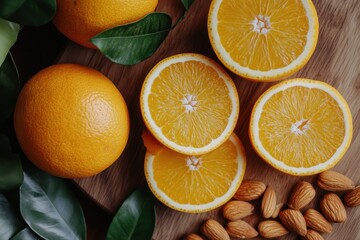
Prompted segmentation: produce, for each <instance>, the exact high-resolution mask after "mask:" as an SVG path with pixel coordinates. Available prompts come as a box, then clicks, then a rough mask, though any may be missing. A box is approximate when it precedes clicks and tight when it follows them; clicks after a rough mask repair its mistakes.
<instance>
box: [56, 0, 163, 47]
mask: <svg viewBox="0 0 360 240" xmlns="http://www.w3.org/2000/svg"><path fill="white" fill-rule="evenodd" d="M56 4H57V6H56V14H55V17H54V19H53V23H54V25H55V26H56V28H57V29H58V30H59V31H60V32H61V33H62V34H64V35H65V36H66V37H68V38H69V39H71V40H72V41H74V42H76V43H78V44H80V45H82V46H84V47H88V48H95V46H94V45H93V44H91V43H90V42H89V39H90V38H92V37H94V36H95V35H97V34H98V33H100V32H102V31H104V30H107V29H109V28H113V27H116V26H119V25H123V24H127V23H130V22H134V21H136V20H138V19H140V18H142V17H144V16H145V15H147V14H148V13H151V12H153V11H154V10H155V8H156V6H157V4H158V0H142V1H134V0H57V1H56Z"/></svg>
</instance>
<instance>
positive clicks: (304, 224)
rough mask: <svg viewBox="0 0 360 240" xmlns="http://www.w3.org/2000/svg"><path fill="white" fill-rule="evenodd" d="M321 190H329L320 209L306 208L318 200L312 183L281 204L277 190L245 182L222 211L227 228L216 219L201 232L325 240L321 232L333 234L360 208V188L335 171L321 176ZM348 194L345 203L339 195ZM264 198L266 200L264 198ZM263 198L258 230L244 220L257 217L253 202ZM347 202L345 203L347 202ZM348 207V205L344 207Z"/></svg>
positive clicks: (218, 239)
mask: <svg viewBox="0 0 360 240" xmlns="http://www.w3.org/2000/svg"><path fill="white" fill-rule="evenodd" d="M317 185H318V187H319V188H321V189H323V190H325V191H328V192H327V193H325V194H324V196H323V197H322V198H321V199H320V204H319V205H320V210H319V211H318V210H316V209H312V208H309V209H307V210H306V211H304V208H305V207H306V206H307V205H308V204H309V203H310V202H311V201H312V200H313V199H314V197H315V195H316V191H315V188H314V187H313V186H312V184H311V183H309V182H305V181H301V182H298V183H297V184H296V185H295V186H294V188H293V190H292V192H291V195H290V197H289V199H288V202H287V204H286V205H287V208H284V206H285V204H283V203H277V200H276V193H275V190H274V189H273V188H272V187H271V186H266V185H265V184H264V183H263V182H261V181H255V180H245V181H243V183H242V184H241V186H240V187H239V189H238V190H237V192H236V194H235V195H234V199H233V200H231V201H230V202H228V203H226V204H225V205H224V206H223V208H222V214H223V216H224V218H225V219H226V220H227V223H226V225H225V226H223V225H221V224H220V223H219V222H218V221H216V220H214V219H208V220H207V221H205V222H204V223H203V224H202V226H201V233H202V235H204V236H205V237H206V239H210V240H228V239H230V238H241V239H243V238H255V237H257V236H258V235H260V236H262V237H263V238H278V237H281V236H284V235H286V234H288V233H289V232H293V233H296V234H297V235H299V236H301V237H302V238H303V239H306V240H321V239H324V238H323V237H322V236H321V233H331V232H332V231H333V227H332V224H331V223H341V222H345V221H346V219H347V214H346V209H345V206H347V207H356V206H359V205H360V186H357V187H355V184H354V182H353V181H352V180H351V179H349V178H348V177H346V176H344V175H343V174H341V173H338V172H335V171H326V172H323V173H321V174H319V176H318V179H317ZM339 192H340V193H341V192H345V194H344V196H343V201H342V200H341V199H340V197H339V196H338V193H339ZM261 198H262V199H261ZM258 199H261V209H260V210H261V215H262V217H263V220H261V221H260V222H259V224H258V226H257V230H256V229H255V228H254V227H253V226H251V225H250V224H249V223H247V222H245V221H244V220H243V218H245V217H247V216H249V215H252V214H254V210H255V207H254V205H253V204H252V203H249V201H253V200H258ZM343 202H344V203H343ZM344 204H345V205H344ZM270 218H272V219H270ZM201 239H205V238H203V237H202V236H200V235H198V234H195V233H191V234H189V235H187V236H186V237H185V240H201Z"/></svg>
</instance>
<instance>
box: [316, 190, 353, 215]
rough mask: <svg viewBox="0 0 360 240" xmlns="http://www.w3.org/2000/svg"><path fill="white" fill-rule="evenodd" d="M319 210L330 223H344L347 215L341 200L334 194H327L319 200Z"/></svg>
mask: <svg viewBox="0 0 360 240" xmlns="http://www.w3.org/2000/svg"><path fill="white" fill-rule="evenodd" d="M320 208H321V211H322V213H323V214H324V216H325V217H326V219H327V220H329V221H330V222H345V221H346V218H347V215H346V210H345V207H344V205H343V203H342V202H341V199H340V198H339V197H338V195H336V194H335V193H327V194H325V195H324V197H323V198H322V199H321V200H320Z"/></svg>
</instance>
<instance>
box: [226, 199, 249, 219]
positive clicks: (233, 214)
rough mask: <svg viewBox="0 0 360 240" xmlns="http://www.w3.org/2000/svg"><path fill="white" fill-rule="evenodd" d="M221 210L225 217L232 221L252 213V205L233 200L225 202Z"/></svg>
mask: <svg viewBox="0 0 360 240" xmlns="http://www.w3.org/2000/svg"><path fill="white" fill-rule="evenodd" d="M222 210H223V215H224V217H225V218H226V219H228V220H231V221H234V220H238V219H242V218H244V217H247V216H249V215H251V214H253V212H254V206H253V205H252V204H250V203H248V202H244V201H236V200H235V201H230V202H228V203H227V204H225V205H224V207H223V209H222Z"/></svg>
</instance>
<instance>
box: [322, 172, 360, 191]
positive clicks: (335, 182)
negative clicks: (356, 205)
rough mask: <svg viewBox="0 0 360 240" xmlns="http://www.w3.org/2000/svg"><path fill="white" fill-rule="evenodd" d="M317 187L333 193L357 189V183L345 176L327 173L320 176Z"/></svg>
mask: <svg viewBox="0 0 360 240" xmlns="http://www.w3.org/2000/svg"><path fill="white" fill-rule="evenodd" d="M317 185H318V186H319V187H320V188H322V189H324V190H326V191H331V192H338V191H347V190H351V189H354V188H355V183H354V182H353V181H352V180H351V179H350V178H348V177H346V176H345V175H343V174H341V173H338V172H335V171H325V172H322V173H320V174H319V177H318V180H317Z"/></svg>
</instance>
